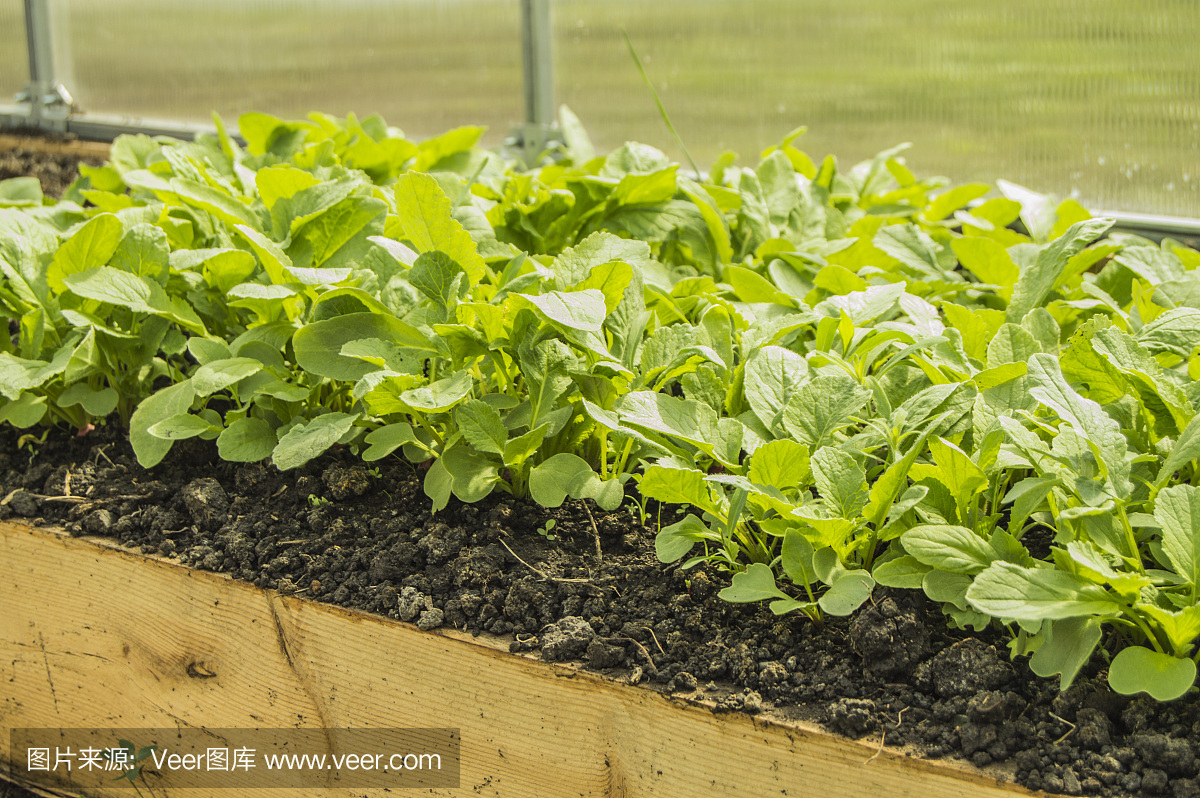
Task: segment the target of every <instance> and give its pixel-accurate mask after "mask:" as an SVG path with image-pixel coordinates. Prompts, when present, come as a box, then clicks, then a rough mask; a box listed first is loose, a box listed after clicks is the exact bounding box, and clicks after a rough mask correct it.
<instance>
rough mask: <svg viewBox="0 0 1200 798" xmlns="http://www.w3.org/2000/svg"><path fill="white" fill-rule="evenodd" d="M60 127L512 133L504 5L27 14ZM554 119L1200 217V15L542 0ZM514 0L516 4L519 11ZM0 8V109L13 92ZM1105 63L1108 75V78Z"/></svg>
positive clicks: (512, 76) (410, 0)
mask: <svg viewBox="0 0 1200 798" xmlns="http://www.w3.org/2000/svg"><path fill="white" fill-rule="evenodd" d="M45 1H46V2H49V4H50V5H51V6H53V7H54V8H55V10H56V13H55V20H56V24H57V25H58V29H57V30H56V32H55V43H56V63H57V66H58V72H59V77H60V79H62V80H63V82H64V83H65V84H66V85H67V86H68V87H69V89H70V92H71V94H72V95H73V97H74V98H75V100H76V101H77V103H78V107H77V113H78V114H79V115H80V116H81V117H87V116H88V115H117V116H121V117H127V118H132V119H135V120H136V119H138V118H153V119H168V120H174V121H179V122H186V123H191V124H210V123H211V121H210V120H211V114H212V113H213V112H214V111H215V112H217V113H219V114H221V115H222V116H224V117H226V118H230V119H232V118H235V117H236V116H237V115H238V114H240V113H242V112H244V111H247V110H260V111H266V112H270V113H273V114H276V115H279V116H284V117H298V116H303V115H304V114H306V113H308V112H309V111H314V110H320V111H324V112H327V113H333V114H346V113H348V112H351V111H353V112H355V113H358V114H359V115H365V114H369V113H380V114H382V115H383V116H384V117H385V118H386V119H387V120H388V122H389V123H391V124H393V125H396V126H398V127H400V128H401V129H403V130H404V131H405V133H406V134H408V135H409V136H411V137H415V138H420V137H424V136H428V135H432V134H435V133H437V132H440V131H442V130H445V129H447V128H450V127H454V126H458V125H465V124H480V125H487V126H488V128H489V133H488V137H487V138H486V139H485V142H490V143H492V144H498V143H500V142H501V141H502V140H504V138H505V137H506V136H507V135H509V134H510V133H511V132H512V131H513V130H514V129H516V128H518V127H519V126H520V125H521V124H522V123H523V122H525V121H528V120H527V119H526V113H525V110H524V107H523V97H524V92H523V86H522V82H523V80H524V79H525V78H524V77H523V74H522V35H521V33H522V31H521V28H522V5H523V3H522V2H520V0H345V1H343V2H338V3H329V2H317V0H253V1H251V2H245V1H243V0H204V2H200V1H199V0H177V1H176V2H172V3H169V4H168V3H162V2H160V0H108V1H107V2H105V3H92V2H86V1H85V0H45ZM548 2H550V6H551V11H552V14H553V31H554V37H553V47H552V51H553V56H552V57H551V58H550V59H544V60H547V61H548V63H541V64H539V65H538V68H539V69H542V70H553V75H554V86H555V93H556V100H557V102H561V103H565V104H567V105H568V106H569V107H570V108H571V109H572V110H573V111H574V112H575V113H576V114H577V115H578V116H579V117H580V118H581V119H582V120H583V122H584V124H585V125H586V126H587V128H588V130H589V131H590V133H591V135H592V137H593V139H594V140H595V142H596V144H597V146H598V147H599V148H600V149H608V148H611V147H614V146H618V145H620V144H621V143H622V142H624V141H626V140H630V139H633V140H640V141H645V142H649V143H653V144H656V145H658V146H660V147H662V148H663V149H665V150H667V151H668V153H669V154H670V155H672V156H673V157H675V158H682V157H683V152H682V150H681V149H680V148H679V146H678V145H677V144H676V143H675V141H674V139H673V138H672V136H671V134H670V133H669V132H668V130H667V128H666V126H665V124H664V122H663V120H662V118H661V116H660V114H659V112H658V109H657V107H656V105H655V102H654V98H653V96H652V94H651V92H650V91H649V90H648V88H647V86H646V85H645V83H644V82H643V81H642V78H641V76H640V74H639V72H638V70H637V68H636V66H635V64H634V61H633V59H632V57H631V55H630V52H629V49H628V48H627V46H626V43H625V38H624V35H623V33H628V36H629V39H630V41H631V43H632V44H633V46H634V48H635V49H636V50H637V52H638V53H639V54H640V55H641V57H642V59H643V61H644V64H645V68H646V71H647V74H648V76H649V79H650V81H651V82H652V84H653V85H654V88H655V89H656V90H657V91H658V93H659V94H660V96H661V98H662V100H663V102H664V104H665V106H666V108H667V110H668V112H669V113H670V115H671V117H672V121H673V122H674V123H675V127H676V129H677V130H678V133H679V136H680V138H681V140H682V141H683V143H684V144H685V145H686V146H687V148H688V149H689V150H690V152H691V154H692V155H693V156H694V157H695V159H696V161H697V162H698V164H699V166H700V167H701V168H706V167H707V166H708V165H709V164H710V163H711V162H712V160H713V159H714V158H716V157H717V156H718V155H720V154H721V153H722V152H725V151H727V150H731V151H734V152H737V153H739V154H740V155H741V156H742V158H743V161H744V162H751V161H754V160H756V158H757V155H758V153H759V152H761V150H763V149H764V148H766V147H768V146H771V145H773V144H775V143H777V142H778V141H779V140H780V139H781V138H782V137H783V136H784V135H786V134H787V133H788V132H789V131H791V130H793V129H794V128H796V127H798V126H802V125H803V126H807V128H808V132H807V133H806V134H805V135H804V137H803V138H802V139H800V142H799V144H800V146H801V147H802V148H803V149H805V150H807V151H808V152H809V153H810V154H811V155H812V156H814V157H821V156H824V155H825V154H828V153H832V154H835V155H837V156H838V158H839V159H841V160H843V161H853V160H858V159H861V158H865V157H868V156H869V155H871V154H873V153H874V152H876V151H878V150H881V149H883V148H885V147H890V146H892V145H895V144H898V143H901V142H906V141H910V142H913V146H912V147H911V149H910V150H909V151H908V152H907V154H906V157H907V160H908V163H909V165H910V167H912V168H913V169H914V170H915V171H918V172H920V173H924V174H929V173H936V174H944V175H946V176H947V177H949V178H950V179H952V180H954V181H956V182H965V181H972V180H983V181H988V182H991V181H994V180H995V179H997V178H1000V177H1003V178H1006V179H1009V180H1012V181H1015V182H1018V183H1022V184H1024V185H1027V186H1029V187H1031V188H1034V189H1037V190H1041V191H1047V192H1054V193H1057V194H1059V195H1061V196H1068V195H1074V196H1077V197H1078V198H1079V199H1080V200H1082V201H1083V202H1085V203H1086V204H1088V205H1089V206H1091V207H1092V208H1094V209H1105V210H1123V211H1135V212H1145V213H1156V214H1164V215H1175V216H1188V217H1200V174H1197V173H1198V172H1200V47H1197V46H1196V42H1197V41H1200V14H1196V10H1195V5H1194V3H1193V2H1191V0H1146V1H1145V2H1140V3H1129V2H1127V0H1092V1H1091V2H1081V1H1080V0H1011V1H1010V2H1007V3H1004V4H979V3H960V4H946V3H935V2H931V0H887V1H886V2H885V1H884V0H856V1H855V2H852V3H846V2H844V0H738V1H737V2H734V1H733V0H548ZM528 4H529V3H528V0H526V3H525V4H524V5H528ZM22 13H23V8H22V4H21V3H18V2H15V0H5V2H4V3H3V4H0V92H4V93H7V94H12V93H15V92H17V91H19V90H20V89H21V88H22V86H23V85H24V83H25V82H26V81H27V80H28V75H27V70H28V63H27V62H28V59H27V56H26V53H25V39H24V35H23V24H22ZM1114 64H1118V65H1119V68H1116V69H1114V68H1113V66H1114Z"/></svg>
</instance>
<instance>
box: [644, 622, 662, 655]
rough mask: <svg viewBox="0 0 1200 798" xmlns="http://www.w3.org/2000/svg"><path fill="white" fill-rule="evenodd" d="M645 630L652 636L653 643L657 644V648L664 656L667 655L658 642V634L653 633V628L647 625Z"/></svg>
mask: <svg viewBox="0 0 1200 798" xmlns="http://www.w3.org/2000/svg"><path fill="white" fill-rule="evenodd" d="M646 631H647V632H649V633H650V636H651V637H652V638H654V645H656V646H658V650H659V651H661V652H662V655H663V656H664V657H665V656H667V652H666V650H665V649H663V647H662V643H660V642H658V635H656V634H654V630H653V629H651V628H650V627H649V626H647V627H646Z"/></svg>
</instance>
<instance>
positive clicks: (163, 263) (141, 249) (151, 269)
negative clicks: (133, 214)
mask: <svg viewBox="0 0 1200 798" xmlns="http://www.w3.org/2000/svg"><path fill="white" fill-rule="evenodd" d="M170 254H171V247H170V244H169V243H168V242H167V234H166V233H165V232H163V230H162V228H160V227H155V226H154V225H152V224H145V223H143V224H137V225H134V226H133V227H131V228H129V231H128V232H127V233H125V237H124V238H122V239H121V243H120V244H118V245H117V248H116V251H114V252H113V256H112V260H111V261H110V262H109V264H108V265H110V266H112V267H113V268H114V269H120V270H121V271H126V272H130V273H131V274H136V275H139V276H141V277H145V278H147V279H149V280H153V281H155V282H157V283H160V284H165V283H166V282H167V273H168V271H169V269H170V264H169V261H170Z"/></svg>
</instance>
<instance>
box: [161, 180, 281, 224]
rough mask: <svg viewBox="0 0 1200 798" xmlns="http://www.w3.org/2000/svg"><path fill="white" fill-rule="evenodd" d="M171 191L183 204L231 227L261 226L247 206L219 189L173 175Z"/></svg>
mask: <svg viewBox="0 0 1200 798" xmlns="http://www.w3.org/2000/svg"><path fill="white" fill-rule="evenodd" d="M171 192H172V193H174V194H175V195H176V196H178V197H179V199H180V200H182V201H183V203H184V204H185V205H191V206H192V207H195V208H199V209H200V210H202V211H207V212H208V213H211V214H212V215H213V216H215V217H216V218H218V219H220V220H221V221H222V222H224V223H225V224H227V225H230V226H231V227H232V226H235V225H238V224H244V225H246V226H248V227H250V228H253V229H255V230H258V229H260V228H261V227H262V222H261V221H260V220H259V218H258V217H257V216H255V215H254V212H253V211H251V210H250V208H249V206H247V205H246V204H245V203H243V202H242V201H241V200H239V199H237V198H235V197H233V196H231V195H230V194H228V193H227V192H225V191H222V190H220V189H216V188H213V187H212V186H209V185H206V184H204V183H200V182H197V181H195V180H190V179H188V178H186V177H175V178H172V179H171Z"/></svg>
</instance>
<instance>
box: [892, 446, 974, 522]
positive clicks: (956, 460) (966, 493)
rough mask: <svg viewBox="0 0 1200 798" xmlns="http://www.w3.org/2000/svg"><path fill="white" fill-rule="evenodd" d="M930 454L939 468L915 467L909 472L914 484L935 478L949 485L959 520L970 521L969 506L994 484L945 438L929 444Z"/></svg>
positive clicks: (928, 466) (964, 453)
mask: <svg viewBox="0 0 1200 798" xmlns="http://www.w3.org/2000/svg"><path fill="white" fill-rule="evenodd" d="M929 451H930V452H931V453H932V454H933V461H934V463H935V464H936V465H925V464H919V465H914V466H913V467H912V468H910V469H909V475H910V476H911V477H912V480H913V481H914V482H919V481H921V480H923V479H927V478H932V479H935V480H937V481H938V482H940V483H942V484H943V485H945V486H946V490H948V491H949V492H950V496H951V497H952V498H953V499H954V501H955V504H956V506H957V507H958V513H959V519H958V520H959V521H966V520H967V519H966V517H965V515H966V508H967V507H968V503H969V502H970V501H971V499H972V498H974V497H975V496H976V495H978V494H980V493H982V492H983V491H984V490H985V489H986V488H987V487H988V485H989V484H990V483H989V481H988V478H987V475H985V474H984V473H983V471H982V469H980V468H979V466H977V465H975V463H973V462H972V461H971V458H970V457H968V456H967V453H966V452H964V451H963V450H962V449H959V448H958V447H957V446H955V445H954V444H952V443H950V442H949V441H947V440H946V439H945V438H934V439H933V440H932V441H931V442H930V444H929Z"/></svg>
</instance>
